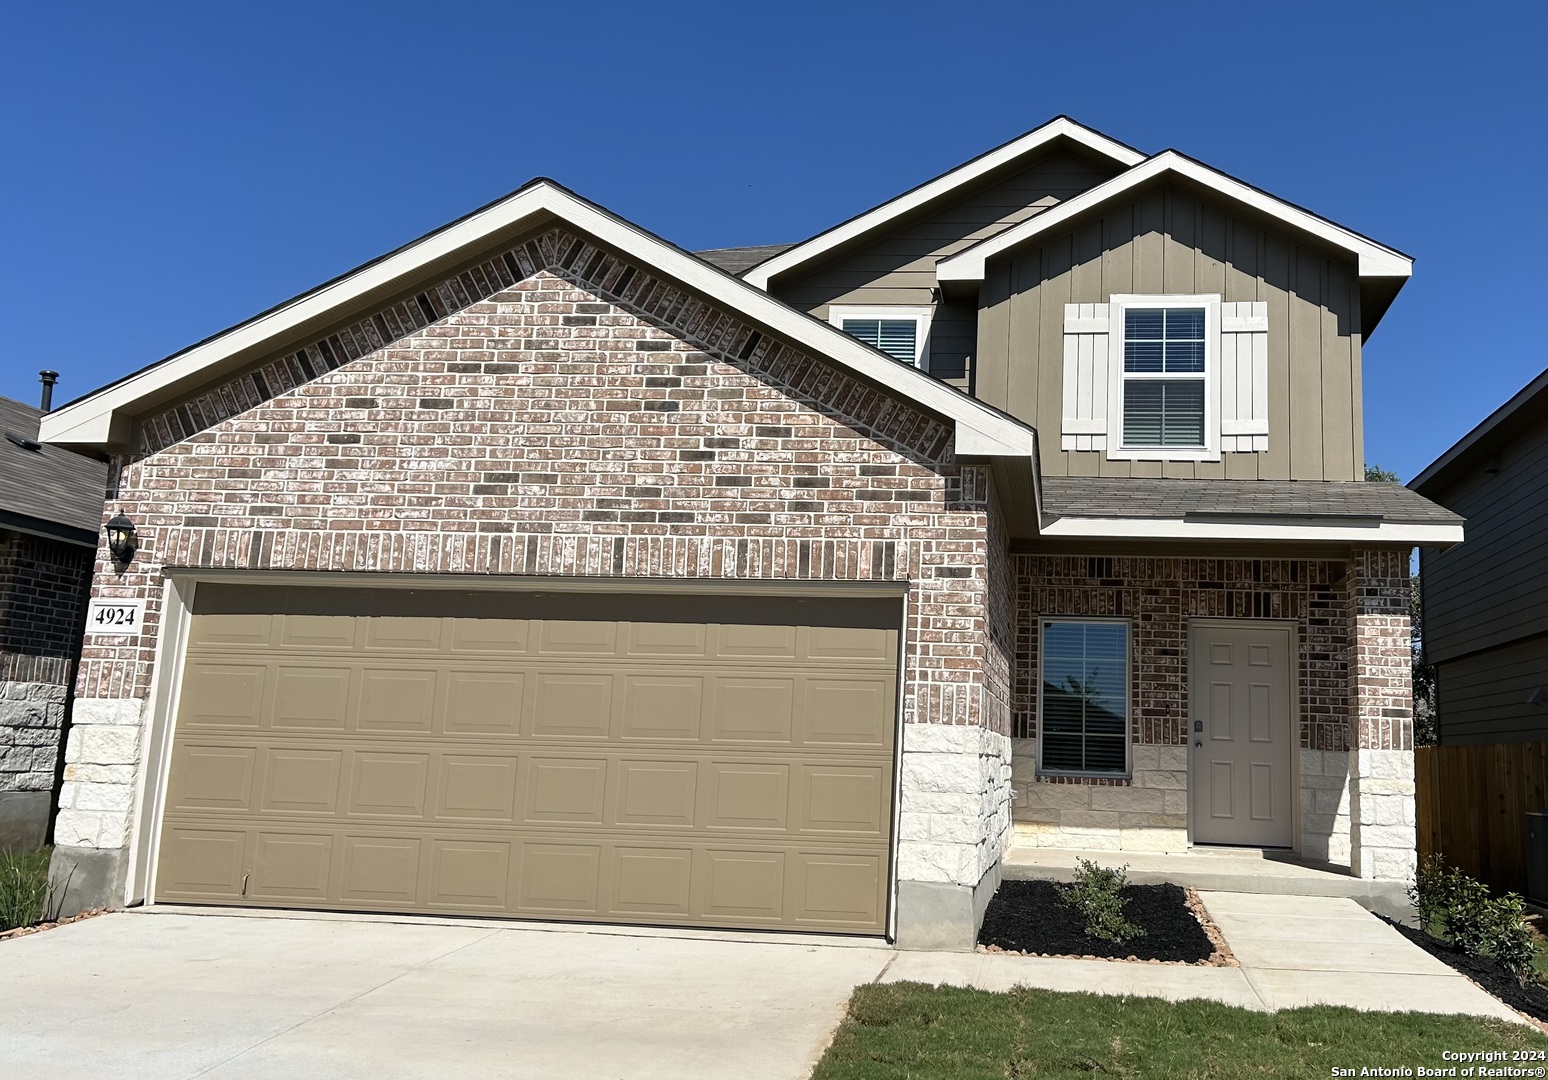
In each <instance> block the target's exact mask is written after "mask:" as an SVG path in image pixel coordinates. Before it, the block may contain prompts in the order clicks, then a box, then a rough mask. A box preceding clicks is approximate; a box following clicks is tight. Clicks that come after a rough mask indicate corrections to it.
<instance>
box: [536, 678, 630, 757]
mask: <svg viewBox="0 0 1548 1080" xmlns="http://www.w3.org/2000/svg"><path fill="white" fill-rule="evenodd" d="M613 682H614V679H613V676H611V675H587V674H582V673H579V672H575V673H570V672H564V673H560V672H552V671H542V672H539V673H538V674H537V676H536V677H535V678H534V679H533V683H534V686H535V693H534V694H533V709H532V734H533V736H535V737H537V738H545V737H546V738H560V739H590V740H596V741H598V742H601V741H605V740H606V739H607V738H608V736H609V735H610V734H611V733H612V726H613V724H612V721H613Z"/></svg>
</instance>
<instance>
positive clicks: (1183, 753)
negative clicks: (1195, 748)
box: [1156, 746, 1188, 772]
mask: <svg viewBox="0 0 1548 1080" xmlns="http://www.w3.org/2000/svg"><path fill="white" fill-rule="evenodd" d="M1156 768H1158V769H1164V770H1167V771H1169V772H1187V771H1188V748H1187V747H1186V746H1158V747H1157V748H1156Z"/></svg>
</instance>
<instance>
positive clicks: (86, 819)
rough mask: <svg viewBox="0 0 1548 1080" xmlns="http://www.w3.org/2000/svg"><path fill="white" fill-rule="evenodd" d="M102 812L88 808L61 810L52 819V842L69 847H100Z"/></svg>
mask: <svg viewBox="0 0 1548 1080" xmlns="http://www.w3.org/2000/svg"><path fill="white" fill-rule="evenodd" d="M103 816H104V815H103V814H101V813H99V812H96V811H90V810H61V811H59V814H58V815H57V816H56V817H55V819H54V842H55V843H56V844H63V845H66V846H69V847H84V848H100V847H102V844H101V843H99V838H100V837H101V835H102V819H103Z"/></svg>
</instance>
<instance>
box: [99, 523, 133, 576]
mask: <svg viewBox="0 0 1548 1080" xmlns="http://www.w3.org/2000/svg"><path fill="white" fill-rule="evenodd" d="M105 531H106V532H107V538H108V550H109V551H111V552H112V553H113V561H114V562H117V563H120V564H122V563H127V562H128V561H129V560H130V559H132V558H134V548H135V541H134V522H132V521H130V520H129V519H128V518H127V517H125V516H124V515H123V514H119V515H118V516H117V517H115V518H113V519H112V520H111V521H109V522H108V523H107V526H106V529H105Z"/></svg>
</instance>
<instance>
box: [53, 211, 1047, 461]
mask: <svg viewBox="0 0 1548 1080" xmlns="http://www.w3.org/2000/svg"><path fill="white" fill-rule="evenodd" d="M540 216H542V217H552V218H557V219H559V220H560V221H563V222H565V223H568V224H569V225H572V226H573V227H574V228H576V229H577V230H579V231H580V232H584V233H589V234H590V235H592V236H595V237H596V238H597V239H598V240H601V241H602V242H603V243H605V244H607V245H609V246H611V247H613V248H614V249H616V250H618V251H619V252H621V253H623V254H624V255H626V256H629V257H630V258H633V259H635V260H637V261H638V262H640V263H641V264H642V265H644V266H647V267H651V268H654V269H655V270H657V271H659V272H660V273H661V274H662V275H664V276H665V277H668V278H672V279H675V280H677V281H680V282H682V283H683V284H684V285H686V286H688V287H689V288H691V289H693V290H695V291H697V292H699V293H700V294H702V295H704V296H705V297H707V298H709V299H710V300H712V301H714V302H715V303H717V304H721V305H724V306H725V307H726V308H728V309H730V310H732V311H735V312H738V313H740V314H742V315H744V316H746V317H747V318H748V319H749V320H750V321H752V322H754V323H758V324H761V325H763V326H766V327H768V328H769V329H771V330H773V331H774V332H775V333H777V334H779V335H780V336H782V337H785V338H787V339H788V340H790V341H792V342H794V343H795V344H796V345H799V346H802V347H805V348H807V349H810V350H811V351H812V352H813V353H814V354H815V355H817V356H820V357H825V358H827V359H830V360H832V361H834V362H836V363H839V364H842V365H843V366H845V367H848V368H849V369H851V370H853V371H854V372H856V373H857V374H859V375H861V376H863V377H864V378H866V379H868V380H869V381H871V382H873V383H876V384H878V385H880V386H885V387H890V388H894V389H896V390H897V391H898V392H899V393H901V394H903V395H904V396H906V397H908V398H910V399H911V400H913V401H915V402H917V403H918V404H919V405H921V406H923V407H924V408H925V409H928V410H929V411H931V412H934V413H935V414H936V415H938V416H942V417H945V418H946V419H948V420H950V421H952V422H953V423H954V424H955V425H956V436H957V445H958V453H959V454H964V455H972V454H980V455H983V456H998V455H999V454H1007V455H1010V456H1016V457H1033V456H1034V455H1035V454H1036V445H1037V434H1036V432H1034V431H1033V430H1032V429H1031V428H1029V427H1026V426H1025V425H1022V424H1020V423H1018V422H1016V421H1014V420H1011V419H1010V418H1009V417H1006V416H1004V415H1003V414H1001V413H999V412H997V411H995V410H993V409H990V408H988V407H987V406H985V405H983V404H981V403H979V402H978V401H976V400H974V399H973V398H970V397H968V396H967V395H966V394H963V393H961V392H959V391H957V390H955V389H953V388H952V387H950V386H947V385H946V384H944V383H940V382H937V381H936V380H935V379H933V378H931V377H930V376H929V375H926V374H925V373H924V372H922V371H920V370H918V369H917V368H913V367H910V366H908V365H906V364H900V363H898V362H897V361H896V360H894V359H892V358H891V357H890V356H887V355H886V354H884V353H881V352H878V351H876V350H875V349H872V348H871V347H870V346H868V345H864V344H862V343H861V342H859V341H857V340H856V339H854V338H852V337H850V336H849V335H848V334H846V333H844V332H843V331H842V330H840V329H838V328H837V327H833V326H829V325H828V324H827V323H824V322H822V321H820V320H818V319H815V318H813V317H812V316H810V315H807V314H805V313H804V312H800V311H797V310H795V309H794V308H792V307H789V306H787V305H786V304H784V303H783V302H781V301H779V300H776V299H774V298H773V297H772V296H770V295H768V294H767V293H765V292H763V291H762V290H759V289H755V288H753V287H752V286H750V285H748V284H747V283H746V282H744V281H742V280H741V279H739V278H735V277H732V276H731V275H729V274H726V273H724V272H723V271H721V270H719V269H716V268H715V267H713V266H710V265H709V264H708V263H705V262H703V261H702V260H700V259H697V258H694V257H693V256H692V255H689V254H687V253H686V252H684V251H681V250H679V249H677V248H674V247H672V246H671V245H670V244H667V243H665V242H663V241H662V240H660V239H658V238H656V237H655V236H652V235H651V234H649V233H647V232H645V231H644V230H643V229H640V228H638V227H637V226H634V225H631V224H630V223H629V222H627V221H624V220H623V219H622V218H619V217H617V216H615V215H613V214H610V213H607V212H606V211H604V210H601V209H600V208H598V207H596V206H594V205H592V204H591V203H588V202H585V201H584V200H582V199H580V198H577V197H576V196H574V195H571V194H570V193H569V192H567V191H565V190H563V189H562V188H559V187H558V186H557V185H554V184H551V183H549V182H547V181H539V182H537V183H535V184H533V185H532V186H530V187H528V188H524V189H523V190H521V191H519V192H517V193H516V194H514V195H512V196H510V197H509V198H507V199H505V200H503V201H501V202H499V203H496V204H495V205H493V206H491V207H488V208H487V209H485V210H483V211H481V212H479V213H477V214H474V215H473V216H472V217H469V218H467V219H465V220H463V221H460V222H458V223H456V224H455V225H452V226H449V227H448V228H446V229H444V230H442V231H441V232H438V233H434V234H432V235H430V236H428V237H426V238H425V239H423V240H421V241H419V242H418V243H416V244H413V245H412V246H410V247H408V248H405V249H404V250H403V251H400V252H398V253H397V254H396V255H393V256H391V257H390V258H387V259H383V260H382V261H381V262H379V263H376V264H374V265H371V266H367V267H365V268H364V269H362V270H360V271H358V272H356V273H354V274H351V275H349V276H348V277H346V278H343V279H341V280H339V281H336V282H334V283H333V284H331V285H329V286H327V287H325V288H323V289H320V290H318V291H317V292H315V293H312V294H309V295H307V296H304V297H301V298H300V299H298V300H296V301H294V302H293V303H290V304H287V305H285V306H284V307H282V308H280V309H279V310H277V311H273V312H271V313H269V314H268V315H265V316H264V317H262V318H260V319H256V320H254V321H253V322H251V323H248V324H246V325H244V326H239V327H237V328H236V329H234V330H231V331H230V332H228V333H226V334H223V335H221V336H220V337H217V338H215V339H213V340H211V341H208V342H205V343H204V344H203V345H200V346H198V347H196V348H193V349H190V350H188V351H187V352H185V353H183V354H181V355H179V356H175V357H173V358H172V359H170V360H167V361H164V362H163V363H160V364H157V365H156V366H155V367H151V368H147V369H146V370H145V371H142V372H140V373H139V374H137V375H134V376H131V377H130V378H128V379H125V380H124V381H123V382H121V383H118V384H116V385H113V386H110V387H107V388H106V389H104V390H101V391H99V392H98V393H95V394H91V395H89V396H87V397H84V398H82V399H81V400H79V401H75V402H72V403H71V404H69V405H67V406H65V407H63V408H60V409H58V410H56V411H54V412H51V413H48V414H47V415H45V416H44V417H43V418H42V432H41V435H40V439H41V441H43V442H68V443H71V444H75V445H81V444H87V445H96V446H105V445H106V443H107V441H108V432H109V429H110V427H111V424H112V418H113V415H114V413H115V412H116V411H118V410H126V411H129V412H133V410H134V405H135V404H136V403H137V402H139V401H141V400H143V399H144V398H146V397H149V396H151V395H153V394H155V393H157V392H159V391H161V390H163V389H165V388H167V387H169V386H172V385H174V384H176V383H179V382H182V381H185V380H190V381H191V380H194V379H196V378H197V376H198V373H199V371H200V370H201V369H203V368H205V367H209V366H211V365H214V364H218V363H219V362H221V361H222V360H225V359H227V358H229V357H232V356H235V355H237V354H239V353H241V352H243V351H245V350H250V349H257V348H259V347H261V346H262V344H263V342H264V341H265V340H266V339H268V338H271V337H274V336H276V335H280V334H283V333H285V332H286V331H288V330H290V329H292V328H294V327H296V326H299V325H301V324H303V323H305V322H307V321H308V320H311V319H315V318H318V317H320V316H324V315H326V314H327V313H328V312H329V311H330V310H331V309H333V308H335V307H338V306H340V305H344V304H348V303H350V302H351V301H352V300H354V299H356V298H358V297H361V296H363V295H366V294H368V293H370V292H372V291H374V290H376V289H380V288H383V287H384V286H390V285H391V284H392V283H393V282H394V281H396V280H398V279H400V278H407V277H410V276H411V275H412V274H413V273H414V272H415V271H416V270H418V269H420V268H422V267H424V266H425V265H427V264H429V263H432V262H434V261H436V260H438V259H443V258H447V257H449V256H455V255H456V254H457V253H458V252H459V251H460V250H462V249H464V248H467V247H469V246H471V245H474V244H477V243H478V242H480V241H481V240H483V239H484V238H485V237H487V236H489V235H491V234H493V233H495V232H498V231H500V230H503V229H508V228H512V227H514V226H518V225H520V224H521V223H522V222H523V221H524V220H526V219H528V218H534V217H540ZM964 446H967V447H971V448H972V449H970V450H964V449H962V448H963V447H964Z"/></svg>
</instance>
